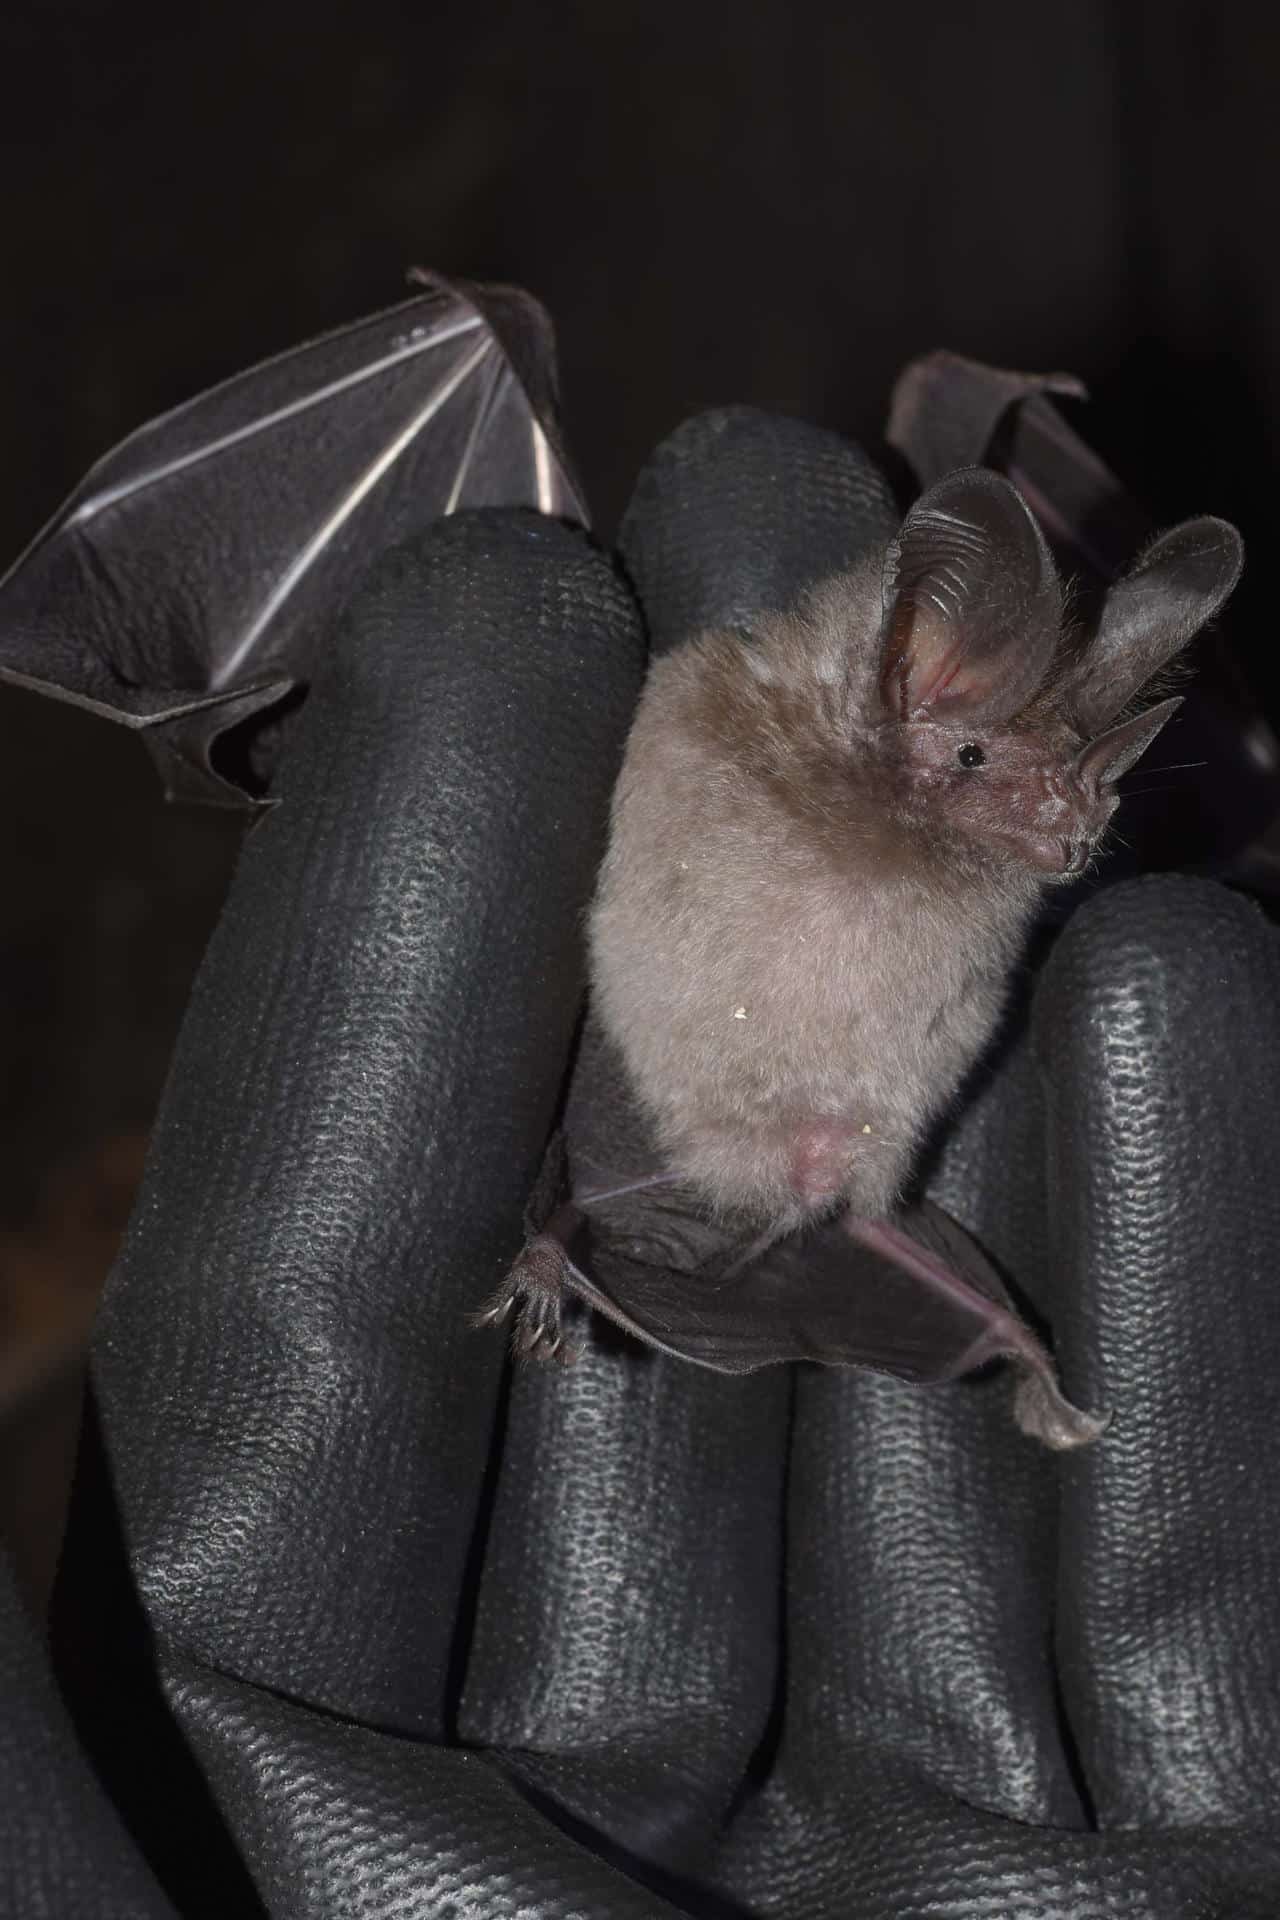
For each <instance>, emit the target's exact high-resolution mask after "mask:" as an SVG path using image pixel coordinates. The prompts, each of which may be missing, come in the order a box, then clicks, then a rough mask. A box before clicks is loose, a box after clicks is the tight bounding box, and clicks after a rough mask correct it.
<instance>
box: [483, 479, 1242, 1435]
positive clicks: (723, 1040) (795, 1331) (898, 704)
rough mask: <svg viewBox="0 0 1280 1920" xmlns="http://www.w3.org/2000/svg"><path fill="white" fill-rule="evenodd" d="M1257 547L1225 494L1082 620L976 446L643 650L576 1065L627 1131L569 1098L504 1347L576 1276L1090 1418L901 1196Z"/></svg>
mask: <svg viewBox="0 0 1280 1920" xmlns="http://www.w3.org/2000/svg"><path fill="white" fill-rule="evenodd" d="M1242 562H1243V549H1242V544H1241V541H1240V538H1239V535H1238V534H1237V533H1236V531H1235V529H1234V528H1233V527H1231V526H1230V525H1228V524H1227V523H1226V522H1225V521H1221V520H1216V519H1211V518H1201V519H1196V520H1190V521H1187V522H1184V523H1183V524H1182V525H1180V526H1177V527H1175V528H1173V529H1172V530H1171V531H1170V532H1168V533H1166V534H1164V535H1162V536H1161V537H1159V538H1158V539H1156V540H1155V541H1154V542H1152V543H1151V544H1150V545H1148V546H1147V547H1146V549H1145V550H1144V551H1143V552H1142V553H1141V554H1140V555H1139V557H1138V559H1137V560H1136V562H1135V563H1134V565H1133V566H1132V567H1131V568H1130V570H1129V571H1128V572H1127V573H1126V574H1125V575H1124V576H1123V577H1122V578H1121V579H1120V580H1118V581H1117V582H1116V583H1115V585H1114V586H1113V587H1112V588H1111V590H1110V591H1109V592H1108V593H1107V595H1106V596H1105V599H1104V600H1103V602H1102V605H1101V608H1100V611H1099V613H1098V615H1097V618H1096V619H1095V620H1093V621H1092V622H1091V623H1090V625H1089V627H1088V628H1087V629H1085V630H1080V629H1078V628H1077V627H1076V626H1075V625H1074V624H1073V623H1072V621H1071V620H1070V618H1069V617H1068V615H1067V613H1066V611H1065V609H1064V595H1063V589H1062V585H1061V582H1060V579H1059V575H1058V572H1057V569H1056V567H1055V564H1054V560H1053V557H1052V554H1051V553H1050V550H1049V547H1048V544H1047V541H1046V539H1045V536H1044V533H1043V531H1042V529H1041V527H1040V524H1039V522H1038V521H1037V519H1036V517H1035V516H1034V515H1033V513H1032V512H1031V511H1030V509H1029V507H1028V506H1027V504H1026V502H1025V501H1024V500H1023V498H1022V496H1021V495H1020V494H1019V492H1018V490H1017V489H1016V488H1015V487H1014V486H1013V485H1012V484H1011V483H1010V481H1009V480H1007V479H1006V478H1004V477H1003V476H1000V475H998V474H996V473H994V472H992V471H990V470H987V469H983V468H966V469H961V470H959V471H957V472H953V473H950V474H947V475H945V476H944V477H942V478H940V479H938V480H937V481H935V482H934V484H933V485H931V486H930V487H928V488H927V489H926V490H925V492H924V493H923V494H922V495H921V497H920V498H919V499H918V500H917V501H916V503H915V505H914V506H912V508H911V509H910V511H909V512H908V513H907V515H906V517H905V519H904V521H903V522H902V525H901V527H900V528H899V530H898V531H897V533H896V534H895V535H894V536H893V537H892V538H891V539H890V540H888V541H887V543H884V544H883V545H881V546H880V547H878V548H873V549H872V550H871V551H869V552H868V553H867V554H866V556H865V557H864V559H863V560H862V561H861V562H860V563H859V564H857V565H855V567H854V568H853V569H852V570H850V571H848V572H846V573H844V574H841V575H840V576H838V577H837V578H835V579H833V580H830V581H828V582H826V583H824V584H823V585H821V586H820V587H819V588H817V589H816V590H814V591H812V592H811V593H810V594H809V595H808V596H807V598H806V599H805V600H804V602H803V603H802V604H801V605H799V606H796V607H794V608H791V609H787V610H784V611H782V612H774V613H765V614H762V615H761V616H760V617H758V618H757V619H756V620H755V621H754V622H753V623H752V626H751V629H750V631H748V632H746V633H744V632H743V631H741V629H739V628H734V629H732V630H726V631H710V632H707V633H702V634H699V635H696V636H695V637H694V638H692V639H691V640H689V641H687V642H685V643H684V644H683V645H681V646H679V647H677V648H676V649H674V650H673V651H672V652H670V653H668V654H666V655H664V656H662V657H660V658H659V659H658V660H656V661H655V663H654V664H653V666H652V668H651V671H650V675H649V679H648V682H647V684H646V688H645V691H644V694H643V696H642V698H641V702H640V706H639V709H638V712H637V715H636V719H635V723H634V726H633V729H632V732H631V735H630V739H629V742H628V746H627V751H626V756H625V759H624V763H623V767H622V771H621V775H620V778H619V781H618V786H617V789H616V792H615V796H614V802H613V810H612V822H611V836H610V842H609V848H608V852H607V854H606V857H605V861H604V864H603V867H602V870H601V875H600V880H599V884H598V889H597V893H596V898H595V902H594V905H593V908H592V912H591V920H590V952H591V981H592V1016H591V1028H590V1032H589V1036H588V1043H587V1052H588V1056H589V1064H588V1065H587V1066H585V1067H580V1069H579V1072H578V1074H577V1075H576V1076H575V1087H576V1086H578V1085H579V1083H586V1084H587V1085H588V1086H590V1084H591V1083H592V1081H593V1080H594V1081H597V1082H598V1084H599V1085H600V1086H602V1087H603V1086H607V1087H609V1088H610V1089H611V1094H612V1097H613V1099H614V1100H616V1102H617V1103H618V1107H619V1109H620V1110H625V1111H626V1112H628V1113H629V1114H630V1116H631V1117H630V1119H629V1120H628V1121H627V1122H626V1123H625V1125H624V1127H623V1132H624V1133H626V1132H627V1131H628V1129H629V1136H630V1137H628V1138H625V1139H619V1138H618V1132H617V1126H616V1125H614V1126H613V1129H612V1133H613V1137H612V1139H611V1138H610V1131H611V1123H610V1121H609V1119H608V1117H607V1115H605V1114H604V1113H603V1112H602V1102H601V1097H600V1095H599V1094H596V1095H595V1096H594V1097H593V1098H589V1099H588V1100H587V1101H586V1102H585V1108H584V1103H583V1101H582V1100H579V1102H578V1105H577V1110H576V1111H575V1107H574V1104H573V1102H571V1105H570V1111H569V1115H568V1121H567V1135H568V1140H569V1146H570V1152H571V1155H572V1157H573V1159H574V1161H575V1165H574V1168H573V1181H572V1192H571V1194H570V1196H569V1197H568V1198H562V1199H561V1200H560V1203H559V1204H558V1205H557V1206H556V1207H554V1208H553V1210H552V1212H551V1214H550V1216H549V1217H548V1218H547V1219H546V1220H545V1221H544V1223H543V1225H542V1227H541V1229H540V1230H539V1231H536V1232H534V1233H533V1234H532V1235H531V1237H530V1239H529V1241H528V1243H527V1244H526V1247H525V1249H524V1251H523V1253H522V1255H521V1256H520V1258H519V1259H518V1260H517V1261H516V1263H515V1266H514V1267H513V1269H512V1271H511V1273H510V1274H509V1275H508V1277H507V1279H506V1281H505V1282H504V1285H503V1287H502V1288H501V1289H500V1290H499V1292H498V1294H497V1295H496V1296H495V1297H494V1298H493V1299H492V1300H491V1301H490V1302H489V1303H488V1304H487V1306H486V1308H485V1310H484V1315H483V1317H484V1318H486V1319H488V1320H491V1321H496V1320H500V1319H504V1318H505V1317H506V1316H507V1315H508V1314H510V1313H512V1312H514V1314H515V1332H516V1341H517V1345H518V1347H520V1348H521V1349H522V1350H524V1351H528V1352H533V1353H544V1354H547V1355H552V1354H556V1353H560V1352H562V1351H564V1350H565V1341H566V1333H565V1328H564V1326H563V1324H562V1318H561V1313H560V1306H561V1303H562V1301H563V1299H564V1296H565V1294H566V1292H567V1293H568V1294H570V1295H574V1294H576V1295H577V1296H578V1297H579V1298H580V1299H582V1300H585V1301H586V1302H587V1303H588V1304H590V1305H591V1306H593V1307H595V1308H596V1309H597V1310H598V1311H599V1312H601V1313H604V1314H606V1315H608V1316H609V1317H610V1318H612V1319H613V1320H615V1321H616V1322H617V1323H618V1324H620V1325H622V1326H623V1327H625V1328H626V1329H627V1330H628V1331H630V1332H632V1333H638V1334H639V1336H640V1337H642V1338H644V1339H647V1340H648V1341H649V1343H650V1344H652V1345H656V1346H660V1347H665V1348H666V1349H667V1350H669V1351H672V1352H677V1353H682V1354H684V1355H685V1357H688V1358H692V1359H695V1360H697V1361H699V1362H700V1363H701V1364H704V1365H711V1366H715V1367H718V1368H720V1369H721V1370H726V1371H730V1372H737V1371H743V1370H748V1369H750V1368H751V1367H754V1366H759V1365H765V1364H769V1363H770V1362H771V1361H776V1360H778V1359H785V1358H798V1357H806V1358H820V1359H827V1360H834V1361H836V1362H837V1363H839V1364H862V1365H870V1366H875V1367H879V1368H881V1369H883V1370H886V1371H889V1372H893V1373H897V1374H899V1375H901V1376H903V1377H907V1378H915V1379H921V1380H924V1379H932V1380H941V1379H949V1378H954V1377H956V1376H957V1375H958V1374H959V1373H962V1372H965V1371H968V1370H970V1369H971V1368H972V1367H974V1366H977V1365H981V1364H983V1363H984V1362H986V1361H987V1360H989V1359H991V1358H992V1357H994V1356H995V1355H997V1354H1004V1355H1006V1356H1008V1357H1009V1358H1010V1359H1012V1360H1013V1361H1014V1362H1015V1363H1016V1364H1017V1365H1018V1366H1019V1368H1020V1371H1021V1373H1022V1376H1023V1378H1022V1381H1021V1383H1020V1387H1019V1392H1018V1396H1017V1399H1016V1402H1015V1412H1016V1416H1017V1418H1018V1421H1019V1424H1020V1425H1021V1426H1022V1427H1023V1428H1024V1430H1025V1431H1027V1432H1029V1433H1032V1434H1034V1435H1036V1436H1037V1437H1038V1438H1040V1439H1042V1440H1044V1441H1046V1442H1048V1443H1049V1444H1050V1445H1053V1446H1058V1447H1065V1446H1072V1445H1077V1444H1081V1443H1082V1442H1084V1441H1087V1440H1089V1439H1091V1438H1093V1437H1095V1436H1096V1434H1097V1433H1098V1432H1099V1431H1100V1422H1099V1419H1098V1418H1097V1417H1096V1416H1093V1415H1090V1414H1087V1413H1084V1412H1082V1411H1081V1410H1079V1409H1077V1408H1074V1407H1072V1406H1071V1405H1070V1403H1069V1402H1067V1401H1066V1399H1065V1397H1064V1396H1063V1395H1062V1393H1061V1391H1060V1389H1059V1388H1058V1386H1057V1382H1056V1378H1055V1375H1054V1372H1053V1367H1052V1363H1051V1361H1050V1359H1049V1356H1048V1354H1047V1353H1046V1351H1045V1349H1044V1348H1043V1346H1042V1345H1041V1344H1040V1343H1039V1341H1038V1340H1037V1339H1036V1338H1035V1336H1034V1335H1033V1334H1032V1333H1031V1331H1030V1329H1029V1328H1027V1327H1026V1326H1025V1325H1024V1324H1023V1322H1022V1321H1021V1320H1020V1318H1019V1317H1018V1315H1017V1314H1016V1312H1015V1311H1014V1310H1013V1308H1012V1305H1011V1303H1010V1301H1009V1298H1008V1295H1007V1293H1006V1292H1005V1290H1004V1288H1003V1286H1002V1284H1001V1282H1000V1280H999V1278H998V1276H997V1275H996V1274H995V1272H994V1270H993V1269H992V1268H991V1266H990V1263H989V1262H987V1261H986V1260H985V1258H984V1256H983V1255H982V1254H981V1251H980V1250H979V1249H978V1248H976V1246H975V1245H974V1244H973V1242H972V1241H971V1240H969V1238H968V1236H967V1235H964V1234H963V1232H962V1231H961V1229H960V1228H959V1227H958V1226H957V1225H956V1224H955V1223H954V1222H950V1221H948V1220H946V1218H945V1216H940V1215H939V1214H938V1212H937V1210H936V1209H932V1208H928V1207H921V1206H917V1207H915V1208H914V1209H911V1210H908V1211H905V1212H904V1211H902V1210H901V1207H900V1202H901V1199H902V1196H903V1193H904V1190H905V1189H906V1187H907V1184H908V1181H909V1178H910V1175H911V1172H912V1168H913V1165H914V1162H915V1158H916V1155H917V1153H918V1151H919V1148H920V1145H921V1143H922V1141H923V1140H924V1138H925V1136H926V1134H927V1132H928V1130H929V1128H930V1126H931V1124H932V1123H933V1122H934V1121H935V1120H936V1118H937V1117H938V1115H939V1114H940V1113H942V1112H943V1111H944V1109H945V1108H946V1107H947V1105H948V1104H949V1103H950V1102H951V1101H952V1099H953V1098H954V1096H955V1093H956V1091H957V1089H958V1087H959V1085H960V1082H961V1080H962V1079H963V1078H964V1076H965V1074H966V1073H967V1072H968V1070H969V1069H970V1068H971V1067H972V1065H973V1064H974V1062H975V1060H976V1059H977V1058H978V1056H979V1054H980V1053H981V1051H982V1049H983V1047H984V1046H985V1045H986V1043H987V1042H988V1040H989V1039H990V1037H991V1035H992V1033H993V1032H994V1030H995V1027H996V1024H997V1022H998V1019H999V1016H1000V1014H1001V1011H1002V1009H1003V1006H1004V1004H1005V1000H1006V997H1007V991H1008V983H1009V979H1010V975H1011V971H1012V969H1013V967H1014V965H1015V963H1016V961H1017V959H1018V957H1019V955H1020V954H1021V952H1022V950H1023V947H1024V943H1025V940H1026V937H1027V934H1028V932H1029V930H1030V927H1031V924H1032V922H1033V920H1034V918H1035V916H1036V914H1037V911H1038V909H1039V907H1040V905H1041V902H1042V899H1043V897H1044V895H1045V893H1046V890H1047V889H1048V888H1050V887H1052V886H1054V885H1061V884H1062V883H1064V882H1065V881H1068V880H1070V879H1071V878H1073V877H1075V876H1077V875H1079V874H1080V873H1081V872H1082V871H1083V870H1084V869H1085V867H1086V866H1087V865H1088V864H1089V863H1090V862H1091V861H1092V860H1093V858H1094V856H1095V854H1096V853H1097V850H1098V848H1099V846H1100V843H1101V840H1102V837H1103V835H1104V832H1105V829H1106V826H1107V823H1108V822H1109V820H1110V818H1111V816H1112V814H1113V812H1114V810H1115V807H1116V805H1117V795H1116V781H1117V780H1118V779H1119V778H1120V776H1121V775H1122V774H1124V773H1125V772H1126V771H1127V770H1128V769H1129V768H1130V767H1132V766H1133V765H1134V763H1135V762H1136V761H1137V760H1138V758H1139V757H1140V755H1141V754H1142V753H1143V752H1144V751H1145V750H1146V748H1147V747H1148V746H1149V745H1150V744H1151V742H1152V740H1153V739H1154V738H1155V737H1156V735H1157V734H1158V733H1159V731H1160V729H1161V728H1162V727H1163V726H1164V725H1165V723H1166V722H1167V721H1168V719H1169V718H1170V717H1171V715H1172V714H1173V712H1174V711H1175V710H1176V708H1177V706H1178V704H1179V701H1178V699H1177V698H1176V697H1167V698H1164V699H1159V700H1157V701H1156V702H1155V703H1154V704H1152V705H1149V706H1142V705H1140V704H1136V703H1137V702H1138V697H1139V696H1140V694H1141V692H1142V689H1143V688H1144V687H1145V686H1147V684H1148V683H1149V682H1150V681H1151V680H1152V678H1153V676H1156V675H1158V674H1159V673H1160V672H1161V671H1162V670H1163V669H1164V668H1165V667H1166V666H1167V665H1168V663H1169V662H1170V661H1172V660H1173V659H1175V658H1176V656H1177V655H1178V654H1179V653H1180V652H1181V651H1182V649H1183V648H1184V647H1185V646H1186V645H1187V644H1188V642H1189V641H1190V640H1191V639H1192V637H1193V636H1194V635H1195V634H1196V633H1197V632H1198V631H1199V630H1200V628H1201V627H1202V626H1203V625H1204V624H1205V623H1206V622H1207V621H1208V620H1210V619H1211V618H1212V617H1213V616H1214V615H1215V614H1216V613H1217V611H1218V609H1219V608H1220V607H1221V606H1222V605H1223V603H1224V602H1225V600H1226V598H1227V596H1228V595H1229V594H1230V592H1231V590H1232V588H1233V587H1234V585H1235V583H1236V580H1237V578H1238V576H1239V573H1240V569H1241V566H1242ZM575 1141H576V1142H577V1143H578V1144H577V1149H576V1150H575ZM584 1225H586V1226H587V1227H589V1229H590V1237H591V1240H592V1244H593V1246H594V1247H595V1249H596V1258H595V1262H594V1264H593V1263H592V1262H591V1261H590V1260H588V1259H585V1258H584V1257H583V1255H582V1253H581V1250H580V1245H579V1238H578V1236H579V1234H580V1232H581V1230H582V1228H583V1227H584ZM646 1239H647V1240H648V1242H649V1245H648V1247H646ZM601 1248H603V1250H604V1260H603V1266H602V1265H601V1261H600V1249H601ZM673 1249H674V1253H673ZM867 1256H871V1257H872V1258H873V1259H874V1260H875V1262H876V1271H875V1279H874V1281H870V1280H864V1281H863V1282H862V1284H861V1285H858V1284H856V1282H857V1274H856V1272H855V1271H854V1269H855V1268H856V1267H857V1266H858V1265H859V1264H860V1263H861V1264H862V1265H864V1266H865V1260H866V1257H867ZM606 1270H607V1272H608V1275H609V1285H608V1286H607V1287H606V1286H602V1285H601V1284H600V1281H599V1278H598V1274H599V1273H600V1272H601V1271H606ZM886 1272H887V1273H888V1275H889V1276H890V1278H889V1279H886V1278H885V1275H886Z"/></svg>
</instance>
